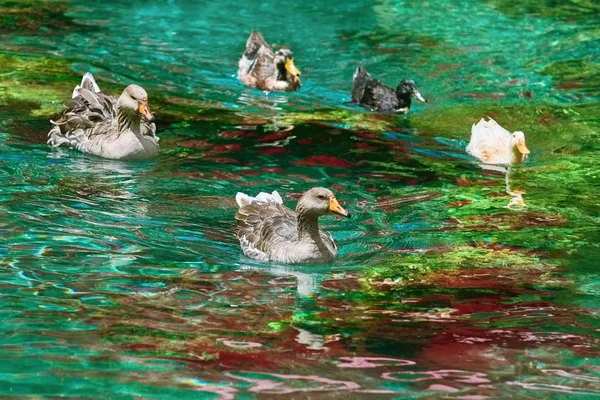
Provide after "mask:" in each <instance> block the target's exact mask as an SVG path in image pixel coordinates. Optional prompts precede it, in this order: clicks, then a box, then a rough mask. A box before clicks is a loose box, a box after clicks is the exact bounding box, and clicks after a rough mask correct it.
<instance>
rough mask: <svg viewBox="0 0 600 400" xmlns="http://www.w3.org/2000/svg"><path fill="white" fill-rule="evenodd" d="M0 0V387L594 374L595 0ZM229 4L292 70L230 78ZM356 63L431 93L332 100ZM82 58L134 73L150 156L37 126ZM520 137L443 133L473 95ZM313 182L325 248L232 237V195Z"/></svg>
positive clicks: (311, 392)
mask: <svg viewBox="0 0 600 400" xmlns="http://www.w3.org/2000/svg"><path fill="white" fill-rule="evenodd" d="M454 3H456V2H451V1H441V2H420V3H418V4H417V3H413V2H403V1H397V2H394V1H375V0H371V1H366V0H365V1H356V2H341V1H329V2H326V3H325V2H321V3H319V2H317V3H315V4H308V3H301V2H287V3H279V2H274V1H261V2H259V1H248V2H245V3H244V4H241V5H240V4H238V5H226V4H221V3H218V2H196V1H177V2H176V1H157V2H152V3H151V4H148V5H146V4H143V5H142V4H138V3H130V4H126V3H123V2H117V1H105V2H96V3H89V2H84V1H69V2H46V1H43V2H29V1H25V2H18V3H17V2H9V1H0V23H1V25H0V32H2V35H1V36H0V45H1V46H0V49H1V50H0V177H1V178H2V183H3V184H2V186H1V187H0V212H1V215H2V216H3V218H2V219H1V220H0V233H1V234H2V235H1V238H0V257H2V258H1V259H0V260H1V267H0V304H1V306H0V310H1V314H2V320H3V324H2V327H1V328H0V332H1V333H0V358H1V359H2V361H3V362H2V363H1V364H2V366H1V367H0V372H1V374H0V382H1V384H0V395H1V396H3V397H6V398H18V399H22V398H32V399H33V398H57V397H58V396H60V395H66V396H69V397H70V398H81V399H84V398H85V399H105V398H111V399H138V398H144V399H178V400H179V399H184V398H185V399H187V398H190V399H191V398H194V399H196V398H207V399H210V398H220V399H249V398H255V397H260V398H277V397H280V396H281V395H288V396H290V398H294V399H304V398H306V399H308V398H332V399H333V398H340V396H343V397H345V398H346V397H347V398H382V399H387V398H428V399H429V398H431V399H434V398H455V399H486V398H507V397H510V396H512V397H515V398H556V399H561V398H586V399H587V398H594V397H600V353H599V348H600V343H599V341H600V317H599V312H600V307H599V306H598V304H600V276H599V275H598V272H597V266H598V265H597V264H598V262H597V254H598V239H599V238H600V231H599V229H598V222H599V220H598V214H599V211H600V207H599V201H600V199H599V195H598V193H600V192H599V191H598V189H599V185H598V167H597V160H598V157H599V156H600V146H599V145H598V128H599V125H600V119H599V118H598V115H599V114H598V112H599V111H600V104H599V103H598V101H599V90H600V66H599V64H597V63H596V61H595V60H597V59H598V56H599V52H600V50H599V49H598V46H597V40H598V37H600V17H598V15H600V14H599V13H598V12H599V11H600V9H598V6H597V5H596V4H595V3H594V2H567V3H565V5H563V6H557V5H555V4H553V2H550V1H547V2H544V1H542V2H539V1H535V2H530V1H525V2H514V1H510V0H490V1H487V2H483V3H482V2H479V1H462V2H460V3H461V4H460V5H459V4H454ZM251 29H260V30H261V31H262V32H263V33H264V35H265V37H266V39H267V40H268V41H269V42H272V43H276V44H284V45H288V46H291V47H292V49H293V50H294V53H295V58H296V64H297V66H298V67H299V68H300V69H301V70H302V72H303V75H302V77H303V87H302V89H301V90H300V91H298V92H296V93H287V94H275V93H270V94H266V93H263V92H260V91H257V90H253V89H249V88H245V87H243V86H241V85H240V84H239V83H238V82H237V80H236V77H235V73H236V70H237V60H238V58H239V56H240V54H241V52H242V51H243V47H244V43H245V40H246V38H247V35H248V33H249V31H250V30H251ZM359 63H362V64H364V65H366V67H367V68H368V70H369V71H370V72H371V73H372V74H373V75H375V76H378V77H379V78H381V79H382V80H383V81H384V82H386V83H388V84H390V85H393V86H395V85H396V84H397V82H398V81H399V80H401V79H403V78H412V79H414V80H415V81H416V82H417V85H418V86H419V88H420V90H421V93H422V94H423V95H424V96H425V97H427V98H428V99H429V103H427V104H425V105H422V104H416V105H415V106H414V107H413V113H412V114H411V115H408V116H394V115H377V114H372V113H368V112H366V111H365V110H362V109H360V108H357V107H355V106H352V105H349V104H347V101H348V100H349V97H350V96H349V90H350V86H351V77H352V73H353V72H354V69H355V68H356V66H357V65H358V64H359ZM85 71H91V72H93V73H94V74H95V76H96V78H97V80H98V82H99V84H100V85H101V87H102V88H105V89H106V90H107V91H109V92H112V93H115V94H118V93H119V92H120V91H121V90H122V89H123V87H124V86H126V85H127V84H129V83H137V84H140V85H142V86H144V87H145V88H146V89H147V90H148V92H149V95H150V105H151V107H152V109H153V111H154V113H155V115H156V117H157V124H158V129H159V131H160V134H159V135H160V137H161V153H160V156H159V157H158V158H156V159H155V160H150V161H144V162H118V161H110V160H103V159H99V158H94V157H90V156H86V155H83V154H80V153H77V152H75V151H70V150H68V149H58V150H52V149H50V148H48V147H47V145H46V144H45V136H46V133H47V131H48V130H49V128H50V123H49V122H48V120H49V119H51V118H55V117H56V116H57V115H58V114H59V112H60V111H61V109H62V103H63V101H65V100H66V99H67V98H68V96H69V94H70V93H71V91H72V88H73V86H74V85H75V84H77V83H78V82H79V80H80V77H81V74H82V73H83V72H85ZM487 115H489V116H492V117H494V118H496V119H497V120H498V121H499V122H500V123H501V124H503V125H504V126H506V128H507V129H509V130H511V131H513V130H522V131H524V132H525V134H526V135H527V141H528V146H529V148H530V149H531V150H532V154H531V156H530V157H529V159H528V160H527V161H526V162H525V163H524V164H523V165H522V166H521V167H519V168H515V169H513V170H512V171H511V172H510V175H509V179H508V185H509V189H510V191H512V192H519V193H521V192H522V197H523V200H524V202H525V203H526V205H527V206H526V207H523V206H518V205H515V204H514V203H513V202H511V200H512V198H511V196H510V195H509V194H507V180H506V174H505V172H502V171H495V170H489V169H483V168H481V166H480V165H479V164H478V163H477V162H476V160H473V159H472V158H470V157H469V156H468V155H467V154H466V153H465V151H464V148H465V146H466V143H467V140H468V138H469V134H470V127H471V125H472V124H473V123H475V122H477V121H478V119H479V118H481V117H484V116H487ZM316 185H320V186H327V187H330V188H331V189H332V190H334V191H335V192H336V193H337V197H338V199H339V200H340V201H341V203H342V204H343V205H344V206H345V207H346V208H347V209H348V210H349V211H350V212H351V213H352V214H353V216H354V218H353V219H350V220H341V219H336V218H334V217H325V218H323V220H322V225H323V227H324V228H325V229H326V230H328V231H330V232H331V233H332V234H333V236H334V238H335V239H336V241H337V243H338V246H339V247H340V258H339V259H338V260H336V261H335V262H333V263H332V264H331V265H318V266H285V265H269V264H263V263H258V262H254V261H252V260H249V259H247V258H245V257H243V256H242V255H241V253H240V250H239V246H238V244H237V242H236V239H235V236H234V231H235V220H234V215H235V211H236V205H235V202H234V196H235V193H236V192H238V191H245V192H247V193H249V194H254V193H256V192H257V191H259V190H260V191H272V190H278V191H279V192H280V193H281V194H282V195H283V197H284V200H285V201H286V204H288V205H289V206H291V207H293V206H294V205H295V201H296V199H297V198H298V197H299V195H300V194H301V193H302V192H303V191H305V190H306V189H308V188H310V187H312V186H316Z"/></svg>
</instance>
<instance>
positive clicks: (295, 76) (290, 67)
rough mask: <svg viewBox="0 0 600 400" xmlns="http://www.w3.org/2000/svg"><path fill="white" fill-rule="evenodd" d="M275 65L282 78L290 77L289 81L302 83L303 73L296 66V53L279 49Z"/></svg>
mask: <svg viewBox="0 0 600 400" xmlns="http://www.w3.org/2000/svg"><path fill="white" fill-rule="evenodd" d="M275 65H276V66H277V70H278V71H279V74H280V75H281V76H286V75H287V76H288V77H289V79H283V80H288V81H290V80H291V81H294V80H297V81H298V82H300V75H301V72H300V70H299V69H298V68H296V65H295V64H294V53H292V51H291V50H290V49H279V50H277V52H276V53H275Z"/></svg>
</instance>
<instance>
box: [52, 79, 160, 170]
mask: <svg viewBox="0 0 600 400" xmlns="http://www.w3.org/2000/svg"><path fill="white" fill-rule="evenodd" d="M65 106H66V110H65V111H64V112H63V114H62V116H61V117H60V119H58V120H57V121H51V122H52V123H53V124H54V127H52V129H51V130H50V132H49V133H48V137H49V139H48V143H49V144H51V145H52V146H53V147H58V146H61V145H63V144H64V145H67V146H70V147H73V148H75V149H77V150H79V151H81V152H83V153H89V154H94V155H96V156H100V157H104V158H111V159H116V160H130V159H144V158H150V157H154V156H156V155H157V154H158V141H159V138H158V137H157V136H156V126H155V125H154V123H152V122H151V121H152V120H153V119H154V117H153V115H152V113H151V112H150V108H149V107H148V94H147V93H146V91H145V90H144V89H143V88H142V87H140V86H137V85H129V86H127V87H126V88H125V90H124V91H123V93H122V94H121V96H119V98H118V99H117V98H115V97H112V96H108V95H106V94H104V93H102V92H101V91H100V88H99V87H98V84H97V83H96V81H95V80H94V77H93V76H92V74H90V73H89V72H88V73H86V74H85V75H84V76H83V79H82V81H81V85H78V86H76V87H75V89H74V90H73V95H72V98H71V100H69V101H68V102H67V103H66V104H65Z"/></svg>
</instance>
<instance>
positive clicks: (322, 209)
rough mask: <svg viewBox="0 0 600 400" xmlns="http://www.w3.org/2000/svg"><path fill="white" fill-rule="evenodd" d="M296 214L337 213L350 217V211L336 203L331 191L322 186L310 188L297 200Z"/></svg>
mask: <svg viewBox="0 0 600 400" xmlns="http://www.w3.org/2000/svg"><path fill="white" fill-rule="evenodd" d="M296 211H297V212H298V214H304V215H307V216H314V217H317V218H318V217H320V216H322V215H326V214H337V215H341V216H343V217H346V218H350V213H348V211H346V210H344V208H343V207H342V206H341V205H340V203H338V201H337V199H336V198H335V195H334V194H333V192H332V191H331V190H329V189H325V188H322V187H316V188H312V189H310V190H309V191H307V192H306V193H304V195H302V197H301V198H300V200H299V201H298V206H297V207H296Z"/></svg>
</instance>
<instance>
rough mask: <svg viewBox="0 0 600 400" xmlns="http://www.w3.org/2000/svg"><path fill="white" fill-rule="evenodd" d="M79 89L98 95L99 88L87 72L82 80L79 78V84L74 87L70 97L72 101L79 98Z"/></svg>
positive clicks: (92, 76)
mask: <svg viewBox="0 0 600 400" xmlns="http://www.w3.org/2000/svg"><path fill="white" fill-rule="evenodd" d="M81 88H86V89H88V90H90V91H92V92H94V93H100V86H98V84H97V83H96V80H95V79H94V75H92V74H91V73H89V72H86V73H85V74H83V78H81V84H79V85H77V86H75V89H73V95H72V96H71V98H72V99H74V98H75V97H77V96H79V89H81Z"/></svg>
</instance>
